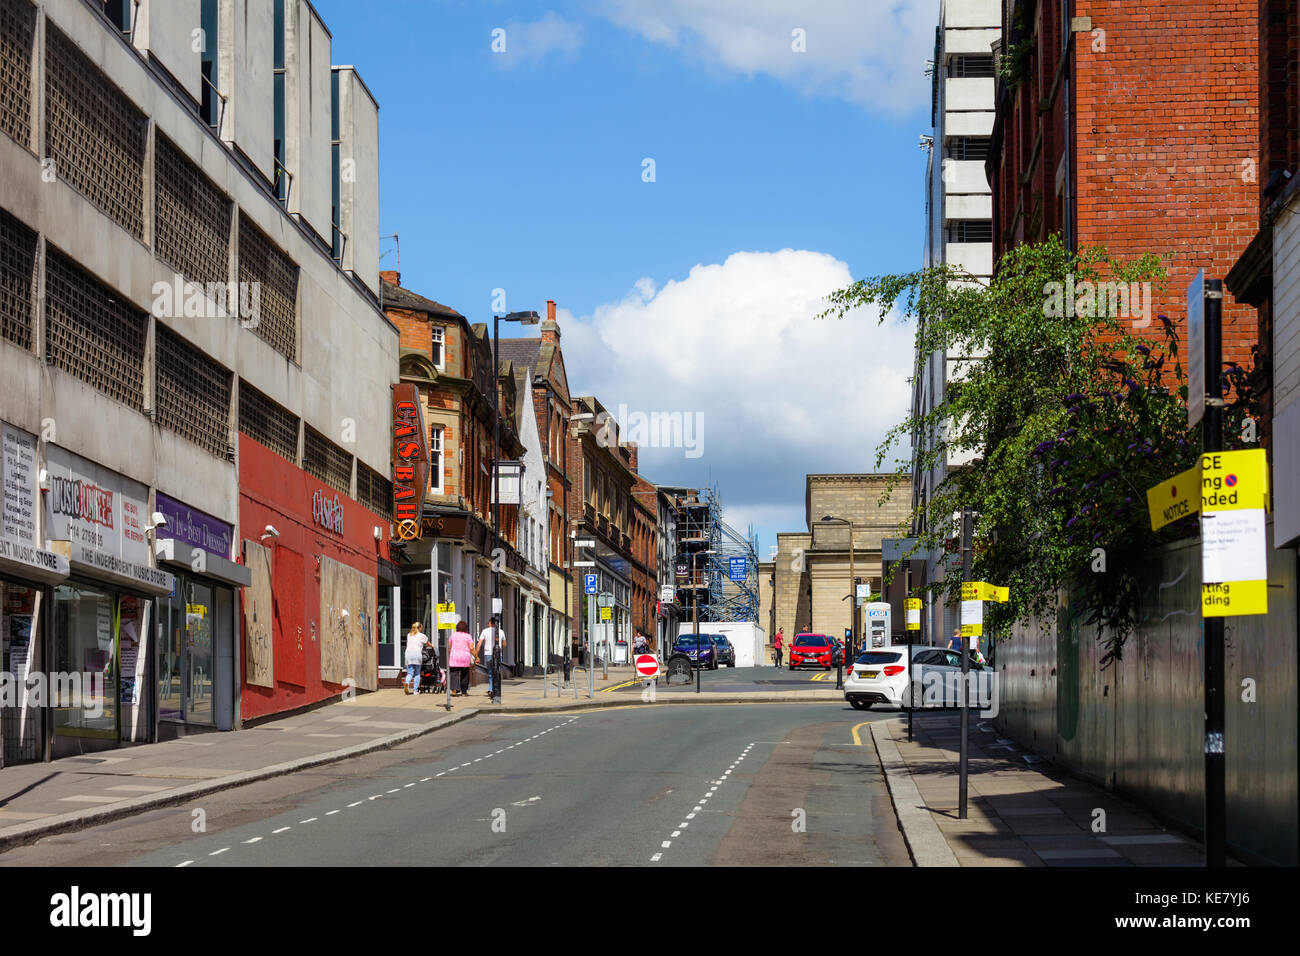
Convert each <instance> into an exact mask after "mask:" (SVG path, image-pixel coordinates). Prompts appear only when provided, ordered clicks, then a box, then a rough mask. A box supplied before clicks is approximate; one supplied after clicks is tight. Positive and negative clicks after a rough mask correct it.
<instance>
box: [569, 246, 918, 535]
mask: <svg viewBox="0 0 1300 956" xmlns="http://www.w3.org/2000/svg"><path fill="white" fill-rule="evenodd" d="M851 282H852V276H851V273H850V271H849V267H848V265H847V264H846V263H844V262H842V261H840V260H838V259H836V258H834V257H833V256H830V255H827V254H825V253H819V252H810V251H805V250H795V249H783V250H781V251H779V252H737V253H734V254H733V255H731V256H729V257H728V258H727V260H726V262H723V263H721V264H713V265H697V266H695V267H694V268H693V269H691V271H690V274H689V275H688V276H687V277H686V278H684V279H681V280H671V281H669V282H667V283H666V284H665V285H663V286H662V288H656V286H655V284H654V283H653V282H652V281H651V280H650V279H648V278H643V279H641V280H639V281H638V282H636V283H635V285H634V286H633V288H632V289H631V290H630V291H629V292H628V294H627V295H626V296H625V297H624V299H623V300H622V301H621V302H616V303H611V304H607V305H601V306H598V307H597V308H596V309H595V311H594V314H593V315H591V316H584V317H581V318H574V317H573V316H572V315H571V314H569V313H567V312H565V311H564V310H561V312H560V316H559V318H560V328H561V332H562V335H563V339H562V342H563V347H564V358H565V365H566V367H567V368H568V370H569V376H570V387H571V388H572V390H573V392H574V394H594V395H595V396H596V397H597V398H599V399H600V401H601V402H602V404H604V406H605V407H606V408H607V409H608V410H609V411H610V412H611V413H612V414H614V415H618V414H619V406H620V405H624V406H626V409H625V414H624V422H625V424H626V425H627V426H628V431H627V432H625V433H624V435H623V436H622V438H623V439H624V440H627V439H629V438H631V439H635V438H636V437H637V436H636V435H634V434H629V433H628V432H631V431H633V430H634V429H635V424H636V418H635V416H636V414H637V413H642V414H644V415H646V416H649V415H650V414H651V413H654V412H661V413H671V412H682V413H686V415H687V416H689V417H690V420H692V421H694V420H696V418H697V416H698V419H699V421H700V422H701V423H702V426H703V429H702V434H701V435H700V436H699V437H700V438H702V442H701V444H700V445H699V448H698V451H699V454H697V455H691V454H690V451H691V449H689V448H683V447H676V448H646V447H643V448H642V450H641V451H640V452H639V470H640V471H641V472H642V473H643V474H645V475H647V477H649V478H650V480H652V481H657V482H661V483H670V484H671V483H680V484H689V485H692V486H701V485H706V484H712V483H714V482H716V483H718V485H719V486H720V490H721V494H722V500H723V503H724V505H725V506H726V507H727V509H728V512H729V513H732V511H733V509H735V510H734V514H735V519H734V520H733V519H731V518H729V519H728V520H729V521H731V523H732V524H734V525H736V526H737V527H738V528H739V529H740V530H742V531H743V530H744V527H745V525H746V524H747V523H748V522H750V521H753V522H755V523H756V524H760V525H764V526H766V527H768V528H771V527H773V526H772V525H768V524H767V522H768V521H772V520H776V519H777V518H778V517H779V518H780V519H781V520H783V521H784V520H786V519H789V518H790V517H791V515H793V516H794V517H795V518H797V519H798V520H797V523H796V524H794V526H792V527H788V526H779V527H780V530H800V529H802V527H803V521H802V515H803V495H804V481H803V476H804V475H805V474H807V473H810V472H812V473H816V472H833V471H874V470H875V467H874V466H875V457H876V446H877V444H878V443H879V441H880V439H881V438H882V437H883V436H884V434H885V432H886V431H888V429H889V428H891V427H892V426H893V425H894V424H895V423H897V422H899V421H901V420H902V418H903V417H904V415H906V413H907V410H908V406H909V403H910V398H911V386H910V385H909V384H908V383H907V377H908V376H909V375H910V374H911V371H912V329H911V326H910V325H907V324H904V323H902V322H900V321H899V320H898V318H897V316H896V315H893V314H891V315H890V316H889V317H888V318H887V319H886V321H885V322H884V323H883V324H879V323H878V322H877V317H876V315H874V314H866V313H865V312H857V313H853V314H851V315H849V316H846V317H845V318H844V319H841V320H837V319H815V318H814V316H815V315H816V314H817V313H818V312H820V311H822V310H823V309H824V308H825V307H826V302H825V296H826V295H827V294H828V293H829V292H831V291H833V290H835V289H839V288H843V287H845V286H847V285H849V284H850V283H851ZM791 509H793V510H791Z"/></svg>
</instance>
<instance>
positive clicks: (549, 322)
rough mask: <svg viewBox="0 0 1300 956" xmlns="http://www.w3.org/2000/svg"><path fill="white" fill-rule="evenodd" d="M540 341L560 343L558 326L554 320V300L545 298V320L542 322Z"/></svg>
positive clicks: (551, 343) (550, 343)
mask: <svg viewBox="0 0 1300 956" xmlns="http://www.w3.org/2000/svg"><path fill="white" fill-rule="evenodd" d="M542 343H543V344H545V345H559V344H560V326H559V323H558V322H556V321H555V300H554V299H547V300H546V321H545V322H543V323H542Z"/></svg>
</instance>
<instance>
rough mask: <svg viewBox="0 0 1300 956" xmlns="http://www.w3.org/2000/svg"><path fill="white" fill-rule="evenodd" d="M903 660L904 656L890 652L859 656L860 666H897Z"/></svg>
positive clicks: (876, 652) (874, 652)
mask: <svg viewBox="0 0 1300 956" xmlns="http://www.w3.org/2000/svg"><path fill="white" fill-rule="evenodd" d="M902 659H903V655H902V654H891V653H889V652H888V651H867V652H866V653H863V654H859V655H858V659H857V662H856V663H858V664H896V663H898V661H900V660H902Z"/></svg>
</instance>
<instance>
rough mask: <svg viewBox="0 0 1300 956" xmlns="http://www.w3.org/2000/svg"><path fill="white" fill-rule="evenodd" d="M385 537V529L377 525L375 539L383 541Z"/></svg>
mask: <svg viewBox="0 0 1300 956" xmlns="http://www.w3.org/2000/svg"><path fill="white" fill-rule="evenodd" d="M383 537H384V529H383V528H381V527H379V525H375V540H376V541H381V540H383Z"/></svg>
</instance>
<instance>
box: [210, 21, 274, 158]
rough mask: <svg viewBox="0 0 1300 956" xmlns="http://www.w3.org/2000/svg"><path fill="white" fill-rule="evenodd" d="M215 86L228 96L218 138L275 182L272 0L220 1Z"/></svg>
mask: <svg viewBox="0 0 1300 956" xmlns="http://www.w3.org/2000/svg"><path fill="white" fill-rule="evenodd" d="M219 19H220V23H221V26H220V27H219V29H218V33H219V34H220V35H219V36H218V38H217V46H218V49H219V51H220V57H219V60H218V83H217V85H218V87H220V89H221V92H222V93H223V94H224V95H225V96H226V104H225V114H224V116H223V117H222V124H221V138H222V139H224V140H226V141H227V142H233V143H234V144H235V145H236V146H238V147H239V149H240V151H241V152H242V153H243V154H244V155H245V156H247V157H248V158H249V159H250V160H251V161H252V162H253V164H254V165H255V166H256V167H257V169H258V170H259V171H260V172H261V173H262V175H263V176H265V177H266V178H267V179H268V180H271V181H274V179H275V83H274V73H275V60H274V54H275V47H274V46H273V27H274V23H275V11H274V8H273V6H272V0H221V14H220V17H219Z"/></svg>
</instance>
